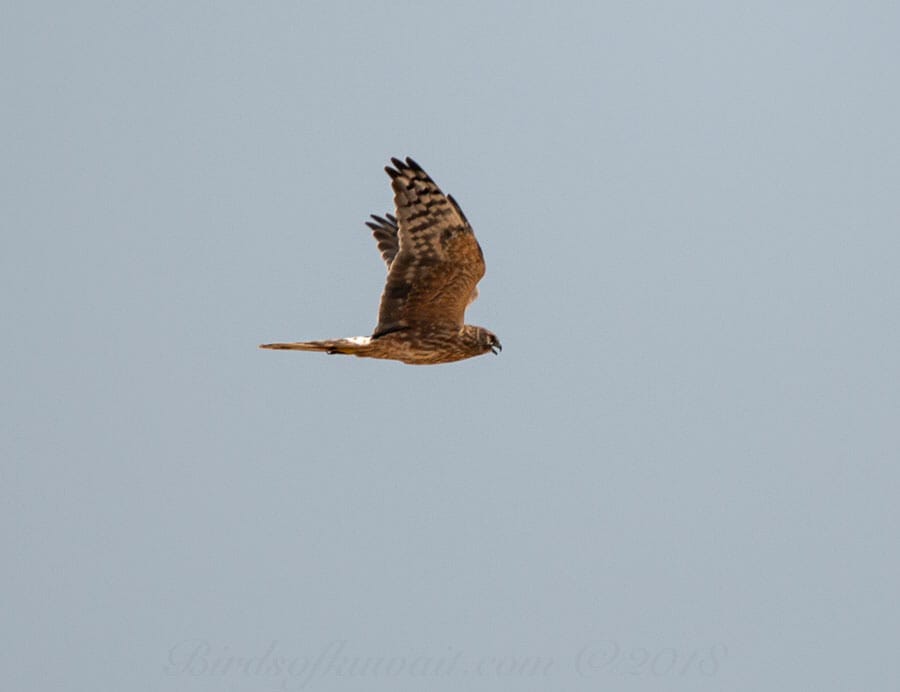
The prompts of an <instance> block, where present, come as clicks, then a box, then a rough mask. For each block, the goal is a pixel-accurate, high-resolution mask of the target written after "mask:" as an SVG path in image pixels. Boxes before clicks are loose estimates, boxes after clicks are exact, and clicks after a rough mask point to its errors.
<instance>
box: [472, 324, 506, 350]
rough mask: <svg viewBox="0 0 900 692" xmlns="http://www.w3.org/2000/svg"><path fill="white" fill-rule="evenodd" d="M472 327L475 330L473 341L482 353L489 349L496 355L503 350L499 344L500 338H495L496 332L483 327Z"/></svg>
mask: <svg viewBox="0 0 900 692" xmlns="http://www.w3.org/2000/svg"><path fill="white" fill-rule="evenodd" d="M473 329H474V332H475V333H474V336H475V343H477V344H478V347H479V348H480V349H481V352H482V353H487V352H488V351H490V352H491V353H493V354H494V355H495V356H496V355H497V354H498V353H500V351H502V350H503V346H501V345H500V339H498V338H497V335H496V334H494V333H493V332H490V331H488V330H487V329H485V328H484V327H473Z"/></svg>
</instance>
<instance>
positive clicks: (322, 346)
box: [260, 336, 372, 356]
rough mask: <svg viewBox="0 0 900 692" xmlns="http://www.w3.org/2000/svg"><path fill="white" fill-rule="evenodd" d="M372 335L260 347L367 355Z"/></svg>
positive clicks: (263, 346) (261, 346) (263, 345)
mask: <svg viewBox="0 0 900 692" xmlns="http://www.w3.org/2000/svg"><path fill="white" fill-rule="evenodd" d="M371 342H372V337H369V336H351V337H350V338H348V339H326V340H324V341H296V342H294V343H287V344H261V345H260V348H269V349H273V350H280V351H324V352H325V353H343V354H345V355H359V356H361V355H365V353H366V351H367V350H368V347H369V344H370V343H371Z"/></svg>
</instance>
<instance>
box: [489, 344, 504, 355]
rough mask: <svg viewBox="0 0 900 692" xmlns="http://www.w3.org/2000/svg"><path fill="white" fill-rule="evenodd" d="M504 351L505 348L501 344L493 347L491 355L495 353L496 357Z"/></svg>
mask: <svg viewBox="0 0 900 692" xmlns="http://www.w3.org/2000/svg"><path fill="white" fill-rule="evenodd" d="M502 350H503V347H502V346H501V345H500V344H494V345H493V346H491V353H493V354H494V355H495V356H496V355H497V354H498V353H500V351H502Z"/></svg>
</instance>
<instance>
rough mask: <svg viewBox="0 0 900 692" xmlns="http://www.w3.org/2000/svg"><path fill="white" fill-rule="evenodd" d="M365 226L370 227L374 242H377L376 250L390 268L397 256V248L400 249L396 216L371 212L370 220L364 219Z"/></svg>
mask: <svg viewBox="0 0 900 692" xmlns="http://www.w3.org/2000/svg"><path fill="white" fill-rule="evenodd" d="M366 226H368V227H369V228H371V229H372V235H373V236H375V242H376V243H378V251H379V252H380V253H381V257H382V259H384V263H385V264H386V265H387V268H388V269H389V270H390V268H391V262H393V261H394V257H396V256H397V250H399V249H400V239H399V238H398V237H397V231H398V230H399V229H398V228H397V217H396V216H394V215H393V214H385V215H384V216H375V214H372V220H371V221H366Z"/></svg>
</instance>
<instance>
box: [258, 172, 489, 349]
mask: <svg viewBox="0 0 900 692" xmlns="http://www.w3.org/2000/svg"><path fill="white" fill-rule="evenodd" d="M391 163H392V164H393V167H391V166H387V167H386V168H385V169H384V170H385V171H386V172H387V174H388V175H389V176H390V177H391V188H393V190H394V206H395V208H396V216H395V215H393V214H385V215H384V217H381V216H375V215H374V214H373V215H372V220H371V221H367V222H366V225H367V226H368V227H369V228H371V229H372V235H373V236H375V241H376V242H377V243H378V249H379V251H380V252H381V256H382V258H383V259H384V261H385V263H386V264H387V269H388V274H387V281H386V282H385V286H384V291H383V292H382V294H381V306H380V307H379V309H378V325H377V326H376V327H375V331H374V332H373V333H372V335H371V336H353V337H349V338H346V339H327V340H324V341H298V342H294V343H278V344H262V345H261V346H260V348H269V349H284V350H292V351H325V352H326V353H343V354H346V355H353V356H359V357H360V358H383V359H387V360H399V361H403V362H404V363H408V364H410V365H436V364H438V363H452V362H454V361H457V360H464V359H466V358H472V357H474V356H480V355H482V354H485V353H488V352H493V353H494V354H497V353H499V352H500V350H501V348H502V347H501V346H500V341H499V340H498V339H497V337H496V336H495V335H494V334H493V333H491V332H490V331H488V330H487V329H485V328H484V327H475V326H472V325H470V324H465V323H464V321H463V318H464V316H465V312H466V308H467V307H468V306H469V304H470V303H471V302H472V301H473V300H475V298H477V297H478V289H477V288H476V285H477V284H478V282H479V281H480V280H481V277H482V276H484V255H483V254H482V252H481V247H480V246H479V245H478V241H477V240H475V233H474V232H473V231H472V226H470V225H469V221H468V220H467V219H466V215H465V214H463V211H462V209H460V207H459V205H458V204H457V203H456V200H455V199H453V197H452V196H451V195H445V194H444V193H443V192H441V190H440V188H439V187H438V186H437V185H436V184H435V182H434V181H433V180H432V179H431V178H430V177H429V176H428V174H427V173H426V172H425V171H424V170H422V167H421V166H420V165H419V164H417V163H416V162H415V161H413V160H412V159H411V158H407V159H406V161H401V160H399V159H391Z"/></svg>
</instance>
